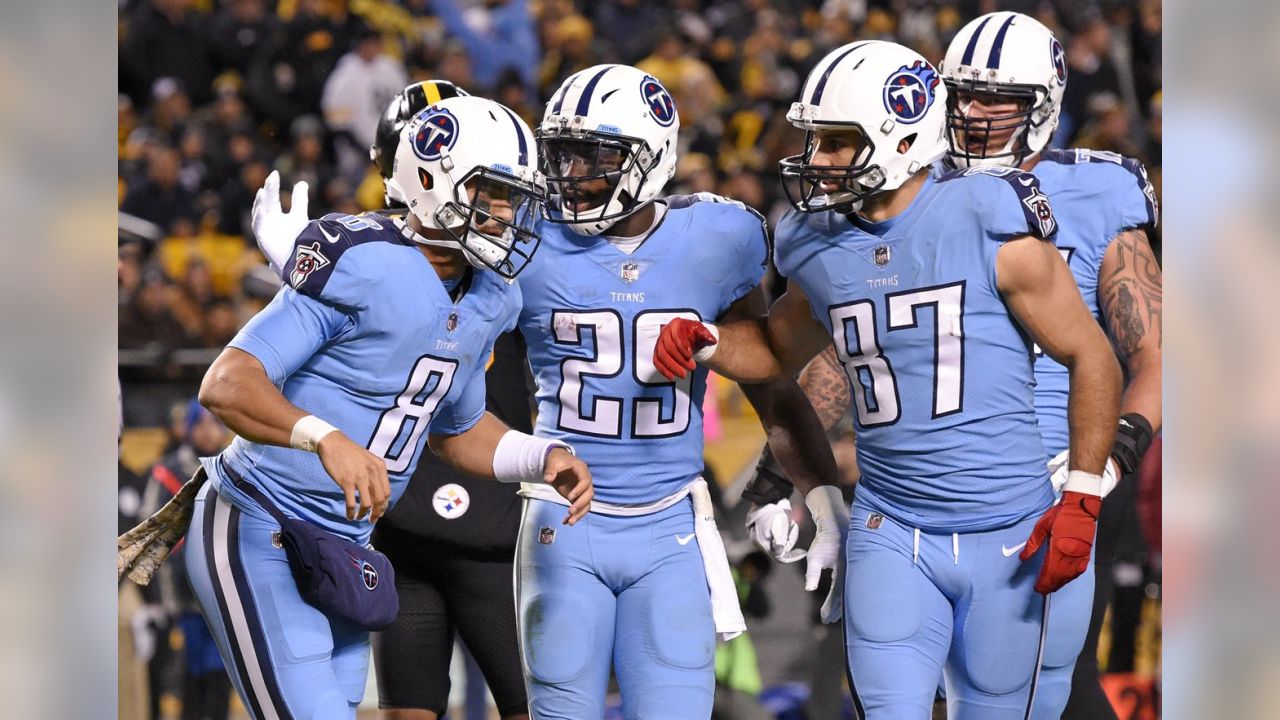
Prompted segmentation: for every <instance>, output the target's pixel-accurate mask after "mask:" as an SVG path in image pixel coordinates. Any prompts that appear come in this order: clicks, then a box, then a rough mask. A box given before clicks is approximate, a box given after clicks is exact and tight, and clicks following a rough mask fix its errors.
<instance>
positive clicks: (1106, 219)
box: [1032, 150, 1159, 457]
mask: <svg viewBox="0 0 1280 720" xmlns="http://www.w3.org/2000/svg"><path fill="white" fill-rule="evenodd" d="M1032 172H1034V173H1035V176H1036V177H1037V178H1039V180H1040V189H1041V190H1043V191H1044V193H1045V194H1046V195H1048V196H1049V199H1050V201H1051V202H1052V203H1053V211H1054V214H1055V215H1057V217H1058V222H1059V223H1060V225H1061V229H1060V230H1059V231H1058V234H1057V236H1056V237H1054V242H1055V243H1056V244H1057V246H1058V250H1059V251H1061V252H1062V256H1063V257H1064V258H1066V260H1067V264H1068V265H1069V266H1070V267H1071V273H1072V274H1073V275H1075V278H1076V284H1078V285H1079V286H1080V294H1081V295H1082V296H1083V297H1084V302H1085V305H1087V306H1088V307H1089V310H1090V311H1091V312H1092V313H1093V316H1094V317H1095V318H1098V319H1099V322H1102V311H1101V308H1100V305H1099V302H1098V273H1099V271H1100V270H1101V269H1102V258H1103V256H1104V255H1105V254H1106V252H1107V248H1108V247H1109V246H1110V245H1111V240H1112V239H1113V238H1115V236H1116V235H1117V234H1118V233H1120V232H1121V231H1122V230H1128V229H1132V228H1136V227H1145V226H1154V225H1155V224H1156V223H1157V222H1158V219H1159V209H1158V207H1157V204H1156V193H1155V189H1154V188H1153V187H1152V186H1151V182H1150V181H1149V180H1148V179H1147V171H1146V168H1144V167H1143V166H1142V163H1140V162H1138V161H1137V160H1134V159H1132V158H1126V157H1123V156H1121V155H1117V154H1116V153H1112V152H1101V151H1096V150H1050V151H1048V152H1046V153H1044V155H1043V156H1042V157H1041V159H1040V162H1039V163H1037V164H1036V166H1035V168H1033V170H1032ZM1035 372H1036V415H1037V416H1038V417H1039V419H1040V434H1041V436H1042V437H1043V438H1044V445H1045V451H1046V452H1048V453H1049V456H1050V457H1052V456H1054V455H1057V454H1058V453H1060V452H1062V451H1063V450H1066V449H1067V441H1068V438H1067V390H1068V388H1069V385H1070V382H1069V377H1068V373H1067V369H1066V368H1065V367H1064V366H1062V365H1061V364H1059V363H1058V362H1057V361H1056V360H1054V359H1053V358H1051V357H1049V356H1048V355H1045V354H1044V353H1040V354H1039V355H1038V357H1037V358H1036V366H1035Z"/></svg>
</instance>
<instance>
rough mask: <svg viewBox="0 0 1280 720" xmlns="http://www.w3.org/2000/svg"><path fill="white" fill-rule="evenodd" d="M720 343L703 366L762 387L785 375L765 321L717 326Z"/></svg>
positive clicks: (755, 320)
mask: <svg viewBox="0 0 1280 720" xmlns="http://www.w3.org/2000/svg"><path fill="white" fill-rule="evenodd" d="M716 329H717V330H718V331H719V333H720V339H719V341H718V342H717V343H716V345H715V352H714V353H713V354H712V355H711V357H710V358H709V359H707V360H706V361H704V362H703V363H702V364H703V365H705V366H707V367H709V368H711V369H712V370H714V371H716V372H718V373H720V374H721V375H724V376H725V377H727V378H729V379H730V380H734V381H736V382H739V383H762V382H768V381H770V380H774V379H776V378H778V377H781V376H782V375H783V368H782V365H781V363H780V362H779V361H778V358H777V357H776V356H775V355H774V352H773V348H772V347H771V346H770V342H769V335H768V325H767V321H766V319H765V318H752V319H749V320H737V321H734V322H728V323H724V324H717V325H716Z"/></svg>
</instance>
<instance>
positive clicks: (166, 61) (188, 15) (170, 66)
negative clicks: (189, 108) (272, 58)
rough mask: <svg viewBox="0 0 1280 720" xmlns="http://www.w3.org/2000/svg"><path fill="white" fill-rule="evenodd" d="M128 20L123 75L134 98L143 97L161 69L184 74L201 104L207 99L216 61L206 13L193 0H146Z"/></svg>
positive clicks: (173, 74)
mask: <svg viewBox="0 0 1280 720" xmlns="http://www.w3.org/2000/svg"><path fill="white" fill-rule="evenodd" d="M125 25H126V32H125V34H124V38H123V39H122V41H121V44H120V80H121V85H123V86H124V87H125V88H127V90H126V91H127V92H128V93H129V94H130V95H132V96H133V99H134V102H141V101H144V100H145V99H146V95H145V93H147V92H150V90H151V88H152V85H153V84H154V83H155V81H156V80H157V79H159V78H160V77H161V76H162V75H165V76H170V77H174V78H176V79H177V80H179V81H180V82H181V83H182V86H183V87H185V88H186V89H187V91H188V92H190V93H191V99H192V101H193V102H195V103H196V104H198V105H199V104H203V103H205V102H208V100H209V97H210V89H211V87H210V83H211V82H212V81H213V75H214V65H213V57H212V53H211V51H210V47H209V32H208V27H207V17H206V16H205V15H204V14H203V13H200V12H197V11H195V10H193V9H191V0H149V1H147V0H144V1H143V2H141V3H138V4H137V5H136V6H135V8H134V12H133V13H132V14H131V15H130V16H129V17H128V18H127V19H126V20H125Z"/></svg>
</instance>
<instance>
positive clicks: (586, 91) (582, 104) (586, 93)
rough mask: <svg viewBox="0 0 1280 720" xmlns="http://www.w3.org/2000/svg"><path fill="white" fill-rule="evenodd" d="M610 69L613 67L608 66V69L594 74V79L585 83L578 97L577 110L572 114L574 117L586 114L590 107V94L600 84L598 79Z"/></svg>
mask: <svg viewBox="0 0 1280 720" xmlns="http://www.w3.org/2000/svg"><path fill="white" fill-rule="evenodd" d="M612 69H613V66H612V65H610V66H609V67H607V68H605V69H603V70H601V71H600V72H598V73H596V74H595V77H592V78H591V80H589V81H587V86H586V87H585V88H583V90H582V94H581V95H579V96H578V109H577V111H576V112H574V115H586V114H587V108H588V107H590V106H591V93H593V92H595V90H596V84H597V83H599V82H600V78H602V77H604V74H605V73H607V72H609V71H610V70H612Z"/></svg>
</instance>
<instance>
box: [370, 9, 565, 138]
mask: <svg viewBox="0 0 1280 720" xmlns="http://www.w3.org/2000/svg"><path fill="white" fill-rule="evenodd" d="M432 10H433V11H434V12H435V14H436V16H437V17H439V18H440V20H441V21H442V22H443V23H444V26H445V28H446V29H447V30H448V31H449V34H450V35H452V36H453V37H455V38H457V39H458V40H460V41H461V42H462V44H463V45H464V46H465V47H466V49H467V54H468V55H469V56H470V58H471V67H472V70H473V72H474V73H475V82H476V84H477V85H479V87H478V88H475V90H476V91H479V90H480V89H482V88H483V89H488V90H492V89H494V88H496V87H497V85H498V79H499V77H500V76H501V75H502V73H503V71H505V70H514V71H515V72H516V73H518V74H519V76H520V79H521V81H522V82H524V85H525V88H527V89H528V91H529V92H530V93H534V92H537V89H538V88H537V84H536V82H537V77H536V72H537V68H538V61H539V60H540V59H541V57H540V54H541V52H540V49H539V47H538V36H537V34H536V33H535V32H534V30H533V16H532V15H531V14H530V12H529V3H528V2H527V0H484V2H483V3H481V4H480V5H479V6H472V7H470V8H467V9H463V8H462V6H461V5H460V4H459V2H458V0H433V2H432ZM445 78H446V79H448V80H454V82H457V80H455V79H454V78H452V77H449V76H447V75H446V76H445ZM463 87H470V86H469V85H463ZM385 105H386V103H383V106H385ZM378 109H379V110H381V109H382V107H379V108H378ZM370 132H371V133H372V132H373V130H372V128H370Z"/></svg>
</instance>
